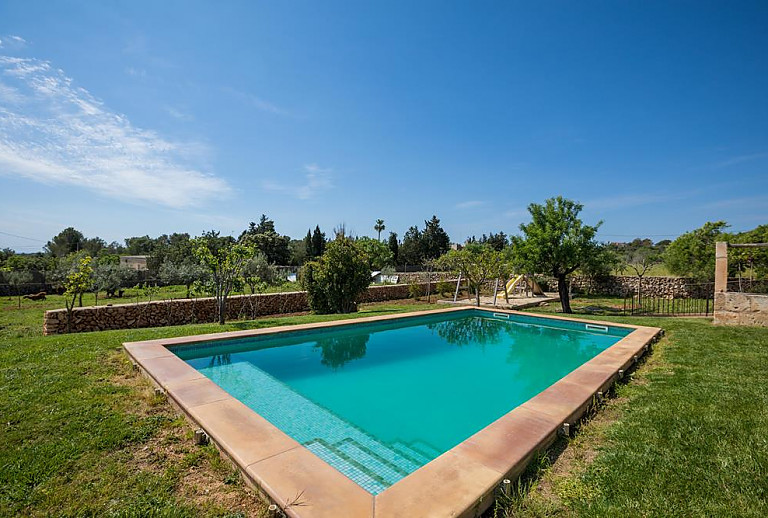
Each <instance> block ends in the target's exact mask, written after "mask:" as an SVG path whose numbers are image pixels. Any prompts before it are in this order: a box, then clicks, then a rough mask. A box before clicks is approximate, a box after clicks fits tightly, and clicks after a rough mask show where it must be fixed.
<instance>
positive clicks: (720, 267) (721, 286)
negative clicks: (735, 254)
mask: <svg viewBox="0 0 768 518" xmlns="http://www.w3.org/2000/svg"><path fill="white" fill-rule="evenodd" d="M726 291H728V243H726V242H724V241H718V242H717V243H715V293H725V292H726Z"/></svg>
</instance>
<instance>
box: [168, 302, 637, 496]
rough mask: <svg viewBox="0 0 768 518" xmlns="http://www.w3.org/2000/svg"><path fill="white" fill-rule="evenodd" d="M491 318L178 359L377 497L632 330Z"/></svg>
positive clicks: (367, 330)
mask: <svg viewBox="0 0 768 518" xmlns="http://www.w3.org/2000/svg"><path fill="white" fill-rule="evenodd" d="M585 326H586V325H585V324H578V325H574V324H573V323H571V322H551V321H549V320H545V319H541V318H535V317H528V316H521V315H508V314H503V313H498V314H496V315H494V314H493V313H488V312H487V311H476V310H475V311H464V312H460V313H455V312H454V313H447V314H445V313H444V314H439V315H430V316H424V317H416V318H408V319H398V320H388V321H380V322H375V323H369V324H359V325H352V326H344V327H341V328H326V329H320V330H315V331H309V332H307V331H300V332H293V333H290V332H289V333H284V334H281V335H278V336H271V337H270V336H260V337H250V338H244V339H240V340H232V341H228V342H224V343H216V342H213V343H201V344H197V345H194V346H178V347H176V348H173V349H172V351H173V352H174V353H176V355H177V356H179V357H180V358H181V359H183V360H185V361H186V362H187V363H188V364H189V365H190V366H192V367H194V368H195V369H196V370H197V371H199V372H201V373H202V374H204V375H205V376H206V377H208V378H209V379H210V380H212V381H213V382H214V383H216V384H217V385H218V386H220V387H221V388H223V389H224V390H226V391H227V392H228V393H229V394H231V395H232V396H234V397H235V398H237V399H238V400H240V401H242V402H243V403H245V404H246V405H247V406H248V407H250V408H251V409H253V410H254V411H256V412H257V413H258V414H260V415H261V416H263V417H265V418H266V419H267V420H268V421H269V422H271V423H272V424H274V425H275V426H277V427H278V428H280V429H281V430H282V431H283V432H285V433H286V434H287V435H289V436H290V437H292V438H293V439H295V440H297V441H298V442H299V443H301V444H302V445H304V446H305V447H306V448H307V449H309V450H310V451H312V452H313V453H314V454H315V455H317V456H318V457H320V458H322V459H323V460H325V461H326V462H328V463H329V464H330V465H331V466H333V467H334V468H336V469H338V470H339V471H341V472H342V473H344V474H345V475H347V476H348V477H349V478H351V479H352V480H354V481H355V482H357V483H358V484H359V485H361V486H362V487H363V488H365V489H366V490H368V491H369V492H370V493H372V494H378V493H380V492H381V491H383V490H384V489H386V488H387V487H389V486H391V485H392V484H394V483H395V482H397V481H398V480H400V479H401V478H403V477H405V476H407V475H408V474H410V473H412V472H413V471H415V470H417V469H418V468H420V467H421V466H423V465H424V464H426V463H427V462H429V461H431V460H433V459H434V458H436V457H438V456H439V455H441V454H442V453H444V452H446V451H448V450H450V449H451V448H453V447H454V446H456V445H457V444H459V443H460V442H462V441H463V440H465V439H467V438H468V437H469V436H471V435H472V434H474V433H475V432H477V431H479V430H480V429H482V428H484V427H486V426H487V425H489V424H490V423H492V422H493V421H495V420H496V419H498V418H499V417H501V416H502V415H504V414H506V413H507V412H509V411H510V410H512V409H513V408H515V407H516V406H518V405H519V404H521V403H523V402H525V401H526V400H528V399H530V398H531V397H533V396H535V395H536V394H538V393H539V392H541V391H542V390H544V389H545V388H547V387H548V386H549V385H551V384H552V383H554V382H555V381H557V380H558V379H560V378H562V377H563V376H565V375H566V374H568V373H569V372H571V371H572V370H574V369H575V368H576V367H578V366H580V365H581V364H583V363H584V362H586V361H587V360H590V359H592V358H593V357H595V356H596V355H597V354H598V353H600V352H602V351H603V350H605V349H607V348H608V347H610V346H611V345H613V344H614V343H616V342H617V341H618V340H619V339H621V338H622V337H624V336H626V335H627V334H629V332H630V330H629V329H624V328H617V327H599V328H592V329H590V328H587V327H585Z"/></svg>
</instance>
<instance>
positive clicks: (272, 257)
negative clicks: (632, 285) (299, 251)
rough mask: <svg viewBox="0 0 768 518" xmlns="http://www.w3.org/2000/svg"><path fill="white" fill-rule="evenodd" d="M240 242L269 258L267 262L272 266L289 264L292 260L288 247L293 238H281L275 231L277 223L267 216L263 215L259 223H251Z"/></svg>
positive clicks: (241, 236)
mask: <svg viewBox="0 0 768 518" xmlns="http://www.w3.org/2000/svg"><path fill="white" fill-rule="evenodd" d="M239 241H240V242H241V243H244V244H250V245H252V246H253V247H255V248H256V249H257V250H258V251H260V252H261V253H263V254H264V255H265V256H267V261H269V262H270V263H272V264H282V265H285V264H288V263H289V262H290V259H291V253H290V249H289V248H288V245H289V243H290V241H291V238H290V237H288V236H281V235H280V234H278V233H277V231H276V230H275V222H274V221H272V220H271V219H268V218H267V216H266V214H262V215H261V219H259V223H258V224H256V223H254V222H253V221H251V223H250V225H249V226H248V228H247V229H246V230H244V231H243V233H242V234H240V238H239Z"/></svg>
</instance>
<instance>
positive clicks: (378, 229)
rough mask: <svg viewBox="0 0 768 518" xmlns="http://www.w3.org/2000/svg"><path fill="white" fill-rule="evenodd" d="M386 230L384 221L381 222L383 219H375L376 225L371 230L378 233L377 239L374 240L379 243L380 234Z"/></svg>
mask: <svg viewBox="0 0 768 518" xmlns="http://www.w3.org/2000/svg"><path fill="white" fill-rule="evenodd" d="M386 228H387V226H386V225H385V224H384V220H383V219H377V220H376V224H375V225H374V226H373V230H375V231H376V232H378V237H377V238H376V239H378V240H379V241H381V233H382V232H383V231H384V229H386Z"/></svg>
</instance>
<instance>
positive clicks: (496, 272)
mask: <svg viewBox="0 0 768 518" xmlns="http://www.w3.org/2000/svg"><path fill="white" fill-rule="evenodd" d="M437 266H438V267H440V268H444V269H445V270H448V271H450V272H452V273H454V274H456V275H459V274H460V275H461V277H462V278H463V279H465V280H466V281H467V282H468V283H469V288H470V290H471V291H474V292H475V302H476V304H477V305H478V306H479V305H480V291H481V290H482V288H483V286H484V285H485V283H486V282H488V281H489V280H492V279H497V278H499V277H502V274H503V273H504V272H506V271H508V270H509V261H508V259H507V258H506V257H505V255H504V254H503V253H501V252H499V251H497V250H494V249H493V247H491V246H489V245H478V244H471V245H467V246H466V247H464V248H463V249H462V250H451V251H450V252H448V253H447V254H445V255H443V256H442V257H440V259H438V260H437Z"/></svg>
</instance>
